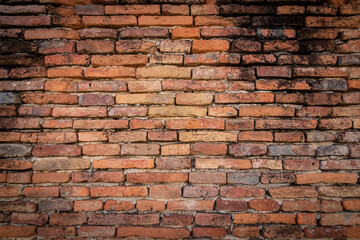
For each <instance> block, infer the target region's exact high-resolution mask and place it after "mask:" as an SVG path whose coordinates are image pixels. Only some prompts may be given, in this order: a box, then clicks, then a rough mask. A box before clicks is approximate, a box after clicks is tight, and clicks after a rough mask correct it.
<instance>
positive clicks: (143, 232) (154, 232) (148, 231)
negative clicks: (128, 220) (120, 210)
mask: <svg viewBox="0 0 360 240" xmlns="http://www.w3.org/2000/svg"><path fill="white" fill-rule="evenodd" d="M117 236H118V237H131V236H134V237H154V238H157V237H160V238H170V239H178V238H187V237H189V236H190V231H189V230H188V229H187V228H165V227H146V228H145V227H134V226H131V227H118V228H117Z"/></svg>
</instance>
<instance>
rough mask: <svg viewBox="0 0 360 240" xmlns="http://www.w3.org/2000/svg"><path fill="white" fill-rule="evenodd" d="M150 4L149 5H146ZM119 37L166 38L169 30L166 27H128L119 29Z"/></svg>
mask: <svg viewBox="0 0 360 240" xmlns="http://www.w3.org/2000/svg"><path fill="white" fill-rule="evenodd" d="M148 6H151V5H148ZM120 37H121V38H122V39H124V38H144V37H146V38H167V37H169V30H168V29H167V28H128V29H124V30H121V32H120Z"/></svg>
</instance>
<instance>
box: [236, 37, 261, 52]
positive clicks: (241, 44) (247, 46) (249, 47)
mask: <svg viewBox="0 0 360 240" xmlns="http://www.w3.org/2000/svg"><path fill="white" fill-rule="evenodd" d="M231 52H237V53H246V52H249V53H255V52H261V43H259V42H256V41H251V40H241V39H237V40H235V41H233V43H232V45H231Z"/></svg>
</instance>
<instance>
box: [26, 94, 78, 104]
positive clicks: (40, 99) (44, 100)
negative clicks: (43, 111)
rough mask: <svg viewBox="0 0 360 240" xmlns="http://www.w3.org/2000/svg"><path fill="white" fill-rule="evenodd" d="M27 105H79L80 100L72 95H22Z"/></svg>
mask: <svg viewBox="0 0 360 240" xmlns="http://www.w3.org/2000/svg"><path fill="white" fill-rule="evenodd" d="M21 99H22V101H23V102H25V103H32V104H40V105H42V104H77V103H78V98H77V96H75V95H70V94H61V93H60V94H47V93H26V94H23V95H21Z"/></svg>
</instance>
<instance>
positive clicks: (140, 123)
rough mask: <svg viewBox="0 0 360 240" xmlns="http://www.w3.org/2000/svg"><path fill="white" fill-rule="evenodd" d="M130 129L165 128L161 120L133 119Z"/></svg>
mask: <svg viewBox="0 0 360 240" xmlns="http://www.w3.org/2000/svg"><path fill="white" fill-rule="evenodd" d="M130 128H131V129H153V128H164V123H163V122H162V121H161V120H142V119H131V120H130Z"/></svg>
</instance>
